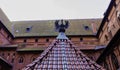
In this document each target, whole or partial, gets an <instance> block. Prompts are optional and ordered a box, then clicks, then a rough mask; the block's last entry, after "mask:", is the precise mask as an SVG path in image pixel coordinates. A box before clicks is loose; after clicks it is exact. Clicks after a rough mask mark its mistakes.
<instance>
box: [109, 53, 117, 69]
mask: <svg viewBox="0 0 120 70" xmlns="http://www.w3.org/2000/svg"><path fill="white" fill-rule="evenodd" d="M111 60H112V64H113V67H114V69H115V70H117V69H118V68H119V63H118V59H117V57H116V55H115V54H114V53H112V55H111Z"/></svg>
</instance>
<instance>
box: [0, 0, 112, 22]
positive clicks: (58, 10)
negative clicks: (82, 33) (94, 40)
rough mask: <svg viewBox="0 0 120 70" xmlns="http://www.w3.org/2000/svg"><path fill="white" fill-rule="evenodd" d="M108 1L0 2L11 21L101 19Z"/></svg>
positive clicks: (9, 0)
mask: <svg viewBox="0 0 120 70" xmlns="http://www.w3.org/2000/svg"><path fill="white" fill-rule="evenodd" d="M109 3H110V0H0V8H1V9H2V10H3V11H4V13H5V14H6V15H7V17H8V18H9V19H10V20H11V21H21V20H52V19H84V18H102V17H103V13H104V12H105V11H106V9H107V7H108V5H109Z"/></svg>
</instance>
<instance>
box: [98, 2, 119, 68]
mask: <svg viewBox="0 0 120 70" xmlns="http://www.w3.org/2000/svg"><path fill="white" fill-rule="evenodd" d="M114 1H115V3H116V4H114V5H113V6H112V10H111V11H110V14H109V16H108V19H107V21H106V22H105V25H104V27H103V28H102V30H101V33H100V36H99V40H100V43H102V44H105V45H106V46H107V45H108V44H109V42H110V41H111V39H112V38H113V37H114V35H115V34H116V33H117V32H118V30H119V29H120V14H118V12H120V0H114ZM105 36H106V37H105ZM112 44H113V45H114V46H110V47H112V50H111V51H110V52H107V51H106V52H107V54H106V53H104V54H106V56H105V59H103V60H102V61H101V63H100V64H101V65H102V66H104V67H105V68H106V69H107V70H118V69H120V40H119V41H118V42H117V41H116V43H112Z"/></svg>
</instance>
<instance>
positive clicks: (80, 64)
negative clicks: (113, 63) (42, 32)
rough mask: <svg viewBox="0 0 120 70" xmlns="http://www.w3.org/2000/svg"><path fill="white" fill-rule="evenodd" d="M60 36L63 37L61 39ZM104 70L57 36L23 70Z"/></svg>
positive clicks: (64, 39) (64, 37)
mask: <svg viewBox="0 0 120 70" xmlns="http://www.w3.org/2000/svg"><path fill="white" fill-rule="evenodd" d="M60 35H62V36H63V37H61V36H60ZM48 69H49V70H63V69H65V70H70V69H72V70H88V69H89V70H104V68H103V67H101V66H100V65H98V64H96V63H95V62H94V61H92V60H90V59H89V58H88V57H87V56H86V55H84V54H83V53H82V52H81V51H79V50H77V49H76V46H75V45H74V44H73V43H72V42H71V41H70V40H69V39H68V38H66V36H65V34H63V33H62V34H61V33H60V34H59V35H58V37H57V39H56V40H54V41H53V42H52V44H50V45H49V47H48V48H47V49H46V50H45V51H44V52H43V53H42V54H41V55H40V56H39V57H38V58H36V60H35V61H33V62H32V63H31V64H29V65H27V66H26V67H25V68H23V70H48Z"/></svg>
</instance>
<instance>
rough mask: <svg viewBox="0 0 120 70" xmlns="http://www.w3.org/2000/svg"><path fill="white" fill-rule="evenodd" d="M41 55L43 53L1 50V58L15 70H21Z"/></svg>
mask: <svg viewBox="0 0 120 70" xmlns="http://www.w3.org/2000/svg"><path fill="white" fill-rule="evenodd" d="M40 53H41V52H17V51H16V50H15V49H10V50H1V49H0V56H1V57H3V58H4V59H5V60H7V61H8V63H10V64H12V66H13V70H21V69H22V68H23V67H24V66H26V65H27V64H29V63H31V62H32V61H33V60H35V58H37V57H38V56H40Z"/></svg>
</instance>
